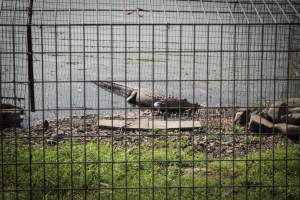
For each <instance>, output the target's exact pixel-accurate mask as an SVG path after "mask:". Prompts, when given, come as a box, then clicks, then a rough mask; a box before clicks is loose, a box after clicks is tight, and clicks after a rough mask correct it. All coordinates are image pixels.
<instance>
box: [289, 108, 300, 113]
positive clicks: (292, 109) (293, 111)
mask: <svg viewBox="0 0 300 200" xmlns="http://www.w3.org/2000/svg"><path fill="white" fill-rule="evenodd" d="M289 113H300V107H296V108H295V107H291V108H289Z"/></svg>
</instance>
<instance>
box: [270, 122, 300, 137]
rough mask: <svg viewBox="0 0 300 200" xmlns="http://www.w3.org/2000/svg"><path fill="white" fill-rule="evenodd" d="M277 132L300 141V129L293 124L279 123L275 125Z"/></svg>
mask: <svg viewBox="0 0 300 200" xmlns="http://www.w3.org/2000/svg"><path fill="white" fill-rule="evenodd" d="M275 130H276V131H277V132H279V133H282V134H283V135H286V136H287V137H288V138H290V139H292V140H297V141H298V140H299V134H300V127H299V126H296V125H292V124H286V123H278V124H275Z"/></svg>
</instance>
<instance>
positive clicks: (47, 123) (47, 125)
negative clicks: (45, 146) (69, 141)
mask: <svg viewBox="0 0 300 200" xmlns="http://www.w3.org/2000/svg"><path fill="white" fill-rule="evenodd" d="M48 128H49V122H48V120H45V121H44V122H43V129H44V130H47V129H48Z"/></svg>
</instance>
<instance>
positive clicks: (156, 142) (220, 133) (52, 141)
mask: <svg viewBox="0 0 300 200" xmlns="http://www.w3.org/2000/svg"><path fill="white" fill-rule="evenodd" d="M145 113H147V112H145ZM232 113H233V112H220V111H213V112H208V111H206V112H203V113H201V112H199V113H198V115H197V118H196V119H195V120H199V121H200V122H201V123H202V124H203V127H202V128H198V129H194V130H192V131H179V130H176V131H166V130H152V131H138V130H135V131H128V130H125V129H118V130H117V129H115V130H113V129H103V128H99V126H98V119H99V118H98V117H95V116H89V117H73V118H72V119H71V118H65V119H62V120H58V121H49V124H48V125H46V126H45V124H44V125H43V123H42V122H41V123H40V124H38V125H36V126H34V127H31V128H30V129H29V128H14V129H4V130H3V131H2V138H3V139H4V141H5V139H8V138H11V137H14V136H17V137H18V138H19V139H20V140H21V141H22V142H24V143H26V144H29V143H30V144H31V146H32V147H34V146H35V145H37V144H44V145H58V144H59V143H62V142H66V141H69V140H72V141H73V142H74V141H77V142H79V143H81V144H84V143H87V142H90V141H96V142H99V143H101V144H113V146H114V148H115V149H119V148H125V147H127V148H128V147H130V146H138V145H139V144H142V145H146V146H149V147H153V148H159V147H163V148H166V147H169V146H170V145H176V147H178V148H179V147H180V148H181V149H185V150H187V151H191V153H192V152H194V153H196V152H199V151H200V152H205V153H207V154H209V155H211V156H212V157H213V158H217V159H218V158H219V159H220V158H221V157H225V156H233V157H235V156H242V155H246V154H247V153H249V152H253V151H260V150H261V151H262V150H265V149H271V148H272V147H274V146H275V145H276V144H277V143H278V142H280V141H286V142H291V141H289V140H287V139H286V138H283V137H282V136H279V135H273V134H268V135H258V134H253V133H251V132H249V131H248V130H247V128H245V127H241V126H238V125H234V124H233V119H234V116H233V114H232ZM143 115H144V114H143ZM123 117H124V116H114V119H120V118H123ZM131 117H132V115H131Z"/></svg>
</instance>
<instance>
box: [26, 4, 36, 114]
mask: <svg viewBox="0 0 300 200" xmlns="http://www.w3.org/2000/svg"><path fill="white" fill-rule="evenodd" d="M32 6H33V0H29V6H28V19H27V61H28V91H29V102H30V110H31V111H32V112H34V111H35V99H34V77H33V59H32V57H33V55H32V33H31V22H32Z"/></svg>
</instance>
